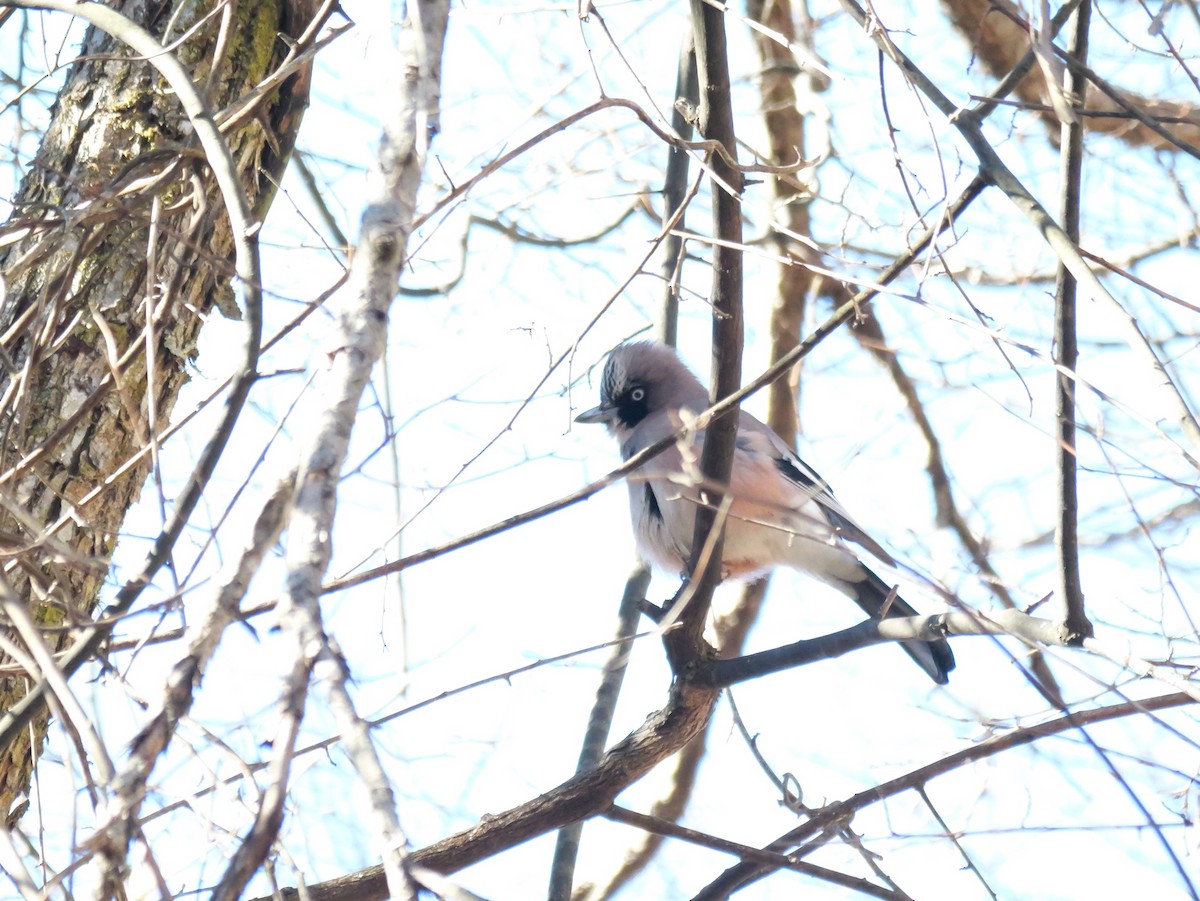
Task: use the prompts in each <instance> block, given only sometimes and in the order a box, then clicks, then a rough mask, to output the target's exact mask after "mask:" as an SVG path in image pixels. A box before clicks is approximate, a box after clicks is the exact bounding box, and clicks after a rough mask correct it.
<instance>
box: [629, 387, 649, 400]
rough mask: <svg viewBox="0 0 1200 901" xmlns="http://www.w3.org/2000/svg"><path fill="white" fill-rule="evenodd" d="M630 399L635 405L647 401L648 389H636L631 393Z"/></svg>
mask: <svg viewBox="0 0 1200 901" xmlns="http://www.w3.org/2000/svg"><path fill="white" fill-rule="evenodd" d="M629 397H630V398H631V399H632V400H633V401H634V403H641V402H642V401H644V400H645V399H646V389H645V388H634V389H633V390H632V391H630V392H629Z"/></svg>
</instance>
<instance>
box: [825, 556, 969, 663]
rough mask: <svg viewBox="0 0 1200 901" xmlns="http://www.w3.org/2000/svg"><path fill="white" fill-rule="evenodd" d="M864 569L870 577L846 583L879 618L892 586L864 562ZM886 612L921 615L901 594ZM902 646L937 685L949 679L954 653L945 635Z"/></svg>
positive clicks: (873, 614)
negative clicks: (933, 639) (941, 637)
mask: <svg viewBox="0 0 1200 901" xmlns="http://www.w3.org/2000/svg"><path fill="white" fill-rule="evenodd" d="M863 570H864V571H865V572H866V574H867V578H865V579H864V580H863V581H861V582H852V583H845V584H846V585H847V587H849V588H850V589H851V590H852V591H853V592H854V600H855V601H857V602H858V606H860V607H862V608H863V610H865V611H866V612H867V614H868V615H869V616H871V617H872V618H873V619H879V618H880V616H881V615H882V613H883V608H884V606H885V605H886V604H887V599H888V596H889V595H890V594H891V593H892V589H891V587H890V586H888V585H887V583H885V582H884V581H883V579H881V578H879V576H877V575H875V573H873V572H871V570H869V569H867V568H866V567H865V566H864V567H863ZM887 615H888V616H920V614H919V613H918V612H917V611H916V610H914V609H913V607H912V605H911V604H909V603H908V601H906V600H904V598H902V597H899V596H897V597H895V598H893V600H892V603H891V605H890V606H888V611H887ZM900 646H901V647H903V648H904V650H905V651H907V652H908V656H909V657H911V658H912V659H913V660H915V661H916V662H917V666H919V667H921V669H923V670H925V672H927V673H928V674H929V677H930V678H931V679H933V681H934V682H936V683H937V684H938V685H945V684H946V683H947V682H948V681H950V670H952V669H954V654H953V653H952V652H951V650H950V642H948V641H946V639H944V638H943V639H940V640H939V641H902V642H900Z"/></svg>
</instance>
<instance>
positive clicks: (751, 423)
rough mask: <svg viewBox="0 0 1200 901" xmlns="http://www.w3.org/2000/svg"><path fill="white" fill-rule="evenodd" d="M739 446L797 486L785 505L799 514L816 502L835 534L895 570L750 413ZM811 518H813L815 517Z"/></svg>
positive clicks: (813, 475) (812, 473) (823, 485)
mask: <svg viewBox="0 0 1200 901" xmlns="http://www.w3.org/2000/svg"><path fill="white" fill-rule="evenodd" d="M738 443H739V445H741V446H742V447H741V449H743V450H744V451H745V452H746V453H748V454H756V453H757V454H765V455H768V456H769V457H770V458H771V461H772V463H773V464H774V465H775V467H776V468H777V469H778V471H779V473H780V475H782V476H783V480H784V482H785V483H786V484H788V485H790V486H793V487H794V489H795V493H794V494H793V495H791V496H790V497H781V498H779V499H778V500H779V501H780V502H781V503H787V504H788V505H789V506H792V507H794V508H795V509H796V512H797V513H799V512H800V511H801V509H802V508H803V507H804V506H805V505H809V504H812V503H814V502H815V505H816V507H817V508H818V511H819V515H820V516H822V518H823V519H824V520H825V521H826V522H827V523H828V525H829V527H830V528H831V529H832V530H833V532H834V534H836V535H837V536H839V537H840V538H843V539H845V540H847V541H852V542H854V543H855V544H857V545H858V546H859V547H861V548H863V549H864V550H866V551H868V552H869V553H871V554H872V555H873V556H874V557H876V558H878V559H879V560H880V561H881V562H883V563H886V564H887V565H888V566H895V565H896V561H895V560H894V559H893V558H892V556H891V555H890V554H889V553H888V552H887V551H885V550H884V549H883V547H882V546H880V544H879V542H877V541H875V539H874V538H872V537H871V536H870V535H868V534H867V533H866V531H865V530H864V529H863V528H862V526H860V525H859V524H858V523H857V522H855V520H854V518H853V517H852V516H851V515H850V513H849V512H848V511H847V510H846V508H845V507H843V506H842V504H841V501H839V500H838V499H837V498H836V497H835V496H834V494H833V489H832V488H831V487H830V486H829V483H828V482H826V481H825V480H824V479H823V478H821V476H820V475H818V474H817V472H816V470H814V469H813V468H812V467H811V466H809V465H808V464H807V463H805V462H804V461H803V460H801V459H800V458H799V457H798V456H797V455H796V454H794V453H793V452H792V450H791V449H790V448H789V447H788V446H787V445H786V444H784V442H783V439H781V438H780V437H779V436H778V435H776V434H775V432H774V430H772V429H771V428H770V427H769V426H767V425H765V424H763V423H761V422H759V421H758V420H757V419H755V418H754V417H753V416H750V415H749V414H748V413H742V416H741V422H740V428H739V432H738ZM809 515H812V514H811V513H810V514H809Z"/></svg>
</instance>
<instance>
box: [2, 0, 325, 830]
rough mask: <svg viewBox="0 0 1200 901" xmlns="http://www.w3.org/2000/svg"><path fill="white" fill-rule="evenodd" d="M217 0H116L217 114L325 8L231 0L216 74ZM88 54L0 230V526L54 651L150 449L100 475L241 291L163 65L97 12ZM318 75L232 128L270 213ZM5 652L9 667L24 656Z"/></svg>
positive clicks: (27, 747)
mask: <svg viewBox="0 0 1200 901" xmlns="http://www.w3.org/2000/svg"><path fill="white" fill-rule="evenodd" d="M215 6H216V4H215V3H214V2H210V0H204V2H189V3H184V2H181V0H176V2H171V3H164V4H146V3H144V2H139V0H128V2H125V3H122V4H120V6H119V8H120V9H121V11H122V12H123V13H124V14H125V15H126V16H128V17H129V18H131V19H132V20H133V21H135V22H137V23H138V24H139V25H141V26H142V27H143V28H146V29H147V30H149V31H151V32H152V33H154V34H155V35H157V36H160V37H161V36H163V32H164V29H165V28H167V27H168V24H169V25H170V27H171V34H170V35H169V36H166V38H165V41H166V42H179V43H178V45H177V46H175V47H174V52H175V53H176V54H177V55H178V57H179V58H180V60H181V61H182V62H183V63H184V64H185V66H187V67H188V68H189V69H190V71H191V72H192V73H193V74H194V76H195V78H196V81H197V83H199V84H204V85H207V86H208V87H209V89H210V90H209V93H208V96H207V99H208V102H209V104H210V108H211V109H212V110H213V111H214V112H215V111H218V110H220V109H221V108H223V107H225V106H227V105H228V104H230V103H232V102H233V101H235V100H237V99H238V98H240V97H243V96H244V95H246V94H247V93H249V92H250V91H251V90H252V89H253V88H254V87H255V86H256V85H258V84H259V83H260V82H261V81H262V80H263V79H264V78H266V77H267V76H268V75H269V74H270V73H271V71H272V70H273V69H274V68H275V67H276V66H277V65H278V64H279V62H280V61H281V60H282V59H283V58H284V56H285V55H286V53H287V49H288V46H287V43H286V42H285V41H284V40H281V38H280V34H281V33H282V34H285V35H288V36H289V37H290V38H292V39H295V38H297V37H299V35H300V34H301V33H302V31H303V29H304V27H305V26H306V25H307V24H308V22H309V20H310V19H311V17H312V16H313V14H314V12H315V3H313V2H312V0H258V2H249V3H237V4H233V5H232V6H230V7H229V9H231V10H232V11H233V18H232V20H231V22H230V24H229V28H228V31H227V34H226V35H225V46H224V51H223V52H222V53H221V54H220V58H219V59H218V60H216V64H217V65H218V67H219V69H218V71H217V76H216V77H215V78H211V79H210V77H209V76H210V73H211V71H212V68H213V62H214V53H215V52H217V48H218V47H220V46H221V41H220V40H219V37H220V34H221V28H222V16H221V14H220V13H218V14H216V15H210V13H212V11H213V9H214V7H215ZM177 14H178V15H177ZM181 38H182V40H180V39H181ZM81 51H82V52H81V56H80V58H79V59H78V60H77V61H76V63H75V64H74V65H73V66H72V68H71V70H70V71H69V73H68V75H67V78H66V82H65V84H64V86H63V88H62V90H61V91H60V92H59V95H58V99H57V101H56V103H55V105H54V108H53V110H52V116H51V121H50V124H49V126H48V127H47V129H46V132H45V134H44V136H43V139H42V143H41V146H40V148H39V150H38V153H37V155H36V157H35V158H34V161H33V164H32V165H31V166H30V168H29V170H28V172H27V173H26V175H25V178H24V180H23V181H22V184H21V187H20V189H19V191H18V193H17V196H16V197H15V198H14V200H13V206H14V211H13V214H12V216H11V217H10V220H9V222H8V224H7V225H6V226H4V227H2V228H0V235H3V234H4V232H5V231H8V232H9V233H10V234H17V233H19V232H20V230H21V229H26V228H27V229H30V233H29V234H28V235H27V236H26V237H24V238H23V239H22V240H20V241H16V242H0V244H3V246H2V247H0V275H2V276H3V279H4V284H5V292H4V295H3V297H2V300H3V304H2V306H0V336H2V337H0V345H2V348H0V349H2V350H3V353H4V355H5V356H6V359H5V363H6V364H11V365H7V366H6V367H4V368H3V369H2V370H0V492H4V493H6V494H7V495H8V498H7V500H8V501H9V503H10V504H12V505H15V507H16V508H17V509H19V510H20V511H21V513H22V515H21V516H19V517H18V516H14V515H11V514H5V515H3V516H0V534H2V535H5V536H7V537H8V538H9V539H10V540H11V541H13V542H15V543H16V544H17V545H18V546H19V547H20V548H22V550H21V552H20V553H18V554H15V555H9V556H8V558H7V565H6V567H5V577H6V578H7V580H8V581H9V583H10V584H11V585H12V586H13V588H14V589H15V590H16V591H17V592H18V594H19V595H20V596H21V597H22V598H23V599H25V600H26V601H27V602H28V603H29V605H30V608H31V610H32V611H33V612H34V614H35V618H36V619H37V620H38V621H39V622H40V623H41V624H42V625H44V626H47V627H52V628H48V629H47V631H46V632H45V638H46V640H47V642H48V643H49V644H50V646H51V647H52V648H54V649H61V648H64V647H66V646H68V645H69V644H70V642H71V640H72V633H71V630H70V629H69V628H62V627H63V626H68V625H70V624H72V623H76V622H82V621H86V620H87V619H88V618H90V616H91V615H92V612H93V610H94V609H95V607H96V605H97V602H98V599H99V596H100V590H101V587H102V586H103V584H104V580H105V578H106V577H107V574H108V566H107V564H108V560H109V556H110V554H111V552H112V549H113V547H114V546H115V543H116V538H117V536H118V534H119V532H120V529H121V523H122V521H123V519H124V516H125V513H126V511H127V510H128V508H129V507H130V505H131V504H132V503H133V501H134V500H136V498H137V496H138V493H139V492H140V490H141V486H142V483H143V482H144V481H145V478H146V475H147V473H148V469H149V457H148V456H147V457H146V458H145V459H143V460H141V461H140V462H139V463H137V464H136V465H134V466H132V467H130V468H129V469H128V471H127V472H125V473H124V474H123V475H122V476H120V477H119V478H115V479H112V481H111V483H109V484H105V483H106V482H107V481H108V480H109V479H110V477H112V476H113V474H114V473H116V472H117V470H118V469H119V468H120V467H121V466H123V465H124V464H125V463H126V462H127V461H128V460H129V459H130V458H131V457H134V456H135V455H136V454H137V453H138V451H139V450H140V449H141V448H142V447H143V445H144V441H145V436H146V435H147V430H148V429H149V428H150V427H151V426H152V425H153V427H154V428H157V429H161V428H162V427H163V426H164V425H165V424H166V422H167V421H168V419H169V416H170V413H171V409H172V407H173V405H174V402H175V399H176V397H177V396H178V393H179V389H180V387H182V385H183V384H184V383H185V382H186V380H187V378H188V371H187V366H188V364H189V362H190V358H191V357H192V356H193V354H194V352H195V351H194V348H195V346H196V336H197V334H198V332H199V329H200V327H201V325H202V324H203V320H204V318H205V314H206V313H207V312H208V311H209V310H210V309H211V307H212V305H213V300H214V298H216V297H218V296H222V295H228V293H229V290H230V289H229V283H230V278H231V275H232V266H231V264H230V262H229V258H230V255H231V251H232V240H231V236H230V232H229V225H228V222H227V220H226V218H225V216H224V213H223V207H222V204H221V201H220V197H219V195H218V193H217V190H216V187H215V183H214V180H213V178H212V176H211V172H210V171H209V168H208V166H207V165H206V162H205V161H204V159H203V157H202V155H201V154H200V153H199V152H198V145H197V144H196V142H195V141H194V140H193V138H194V136H193V134H192V130H191V128H190V125H189V123H188V120H187V118H186V116H185V115H184V114H183V111H182V109H181V108H180V106H179V103H178V101H177V100H176V98H175V97H174V96H173V94H172V92H171V91H169V90H168V89H166V86H165V83H164V82H163V81H162V80H161V78H160V77H159V76H158V75H157V73H156V71H155V69H154V68H153V66H152V65H150V63H149V62H147V61H146V60H143V59H139V58H136V57H134V56H133V54H131V53H129V52H128V51H126V50H125V49H124V48H123V47H122V46H121V45H120V43H119V42H117V41H115V40H113V39H112V38H110V37H109V36H108V35H106V34H104V33H102V32H99V31H96V30H95V29H89V30H88V32H87V34H86V35H85V37H84V39H83V42H82V47H81ZM308 78H309V73H308V70H306V69H302V70H300V71H299V72H297V73H296V74H295V75H293V76H292V77H291V78H289V79H288V80H287V81H285V82H284V83H283V85H282V86H281V87H280V88H279V89H278V90H277V91H276V92H275V93H274V94H273V95H271V96H270V97H269V98H268V99H267V101H266V103H265V105H264V107H263V109H262V110H261V111H260V113H259V115H257V116H256V117H253V118H252V119H251V120H250V121H249V123H248V124H247V125H245V126H243V127H242V128H240V129H239V130H237V131H236V132H234V133H232V134H228V135H227V140H229V142H230V146H231V149H232V150H233V157H234V159H235V161H236V162H237V164H238V167H239V174H240V176H241V181H242V184H243V188H244V190H245V191H246V193H247V196H248V198H249V200H250V202H251V204H253V205H254V206H255V209H256V213H257V215H258V216H259V217H260V218H261V216H262V215H264V214H265V212H266V207H267V206H268V205H269V202H270V200H271V198H272V197H273V195H274V188H273V184H274V183H275V182H276V181H277V180H278V178H279V177H280V176H281V174H282V170H283V168H284V165H285V164H286V159H287V156H288V155H289V153H290V150H291V147H292V144H293V140H294V135H295V130H296V128H297V127H298V124H299V119H300V115H301V112H302V109H303V107H304V103H305V97H306V94H307V86H308ZM152 216H153V217H155V219H156V223H155V228H154V229H153V233H154V234H155V236H156V240H155V243H154V247H153V251H152V252H150V251H149V250H148V245H149V243H150V235H151V233H152V230H151V219H152ZM149 265H153V267H154V268H153V271H148V266H149ZM148 307H149V308H151V309H153V310H154V319H155V322H156V327H155V332H154V336H155V350H154V353H153V357H152V360H151V361H150V365H152V366H153V368H154V379H153V385H154V392H155V397H154V409H155V410H156V413H157V418H158V421H157V422H156V423H153V424H151V423H149V422H147V421H146V417H147V410H148V409H149V406H148V404H147V396H146V395H147V390H148V388H147V386H148V380H147V366H148V361H147V359H146V356H145V344H146V341H145V334H144V327H145V323H146V311H147V308H148ZM114 356H115V357H116V358H118V359H119V360H120V362H118V360H117V359H114ZM114 368H117V369H118V370H119V373H120V388H119V390H114V377H113V370H114ZM101 486H103V488H102V490H97V489H98V488H100V487H101ZM55 548H57V549H58V550H57V551H56V550H54V549H55ZM0 663H2V664H5V665H6V666H7V668H8V670H9V671H10V672H11V670H12V666H11V663H12V662H11V661H9V660H7V659H5V658H0ZM27 678H28V677H27V676H25V675H11V674H10V675H6V676H3V677H0V712H2V711H4V710H7V709H8V708H9V707H10V706H11V705H12V704H14V703H15V702H17V701H18V700H20V698H21V697H23V696H24V694H25V691H26V687H27ZM45 728H46V719H45V715H44V714H43V716H41V717H40V718H38V719H37V721H36V722H35V724H34V727H33V728H32V729H31V730H26V731H25V732H24V733H23V735H22V737H21V738H20V739H18V740H17V741H16V742H15V743H14V744H13V745H11V746H10V747H8V748H4V749H0V816H4V817H6V818H7V819H9V820H10V821H11V820H12V819H13V818H14V817H15V816H16V815H17V814H19V812H20V810H21V809H22V805H21V803H20V799H21V796H22V795H23V793H24V792H25V791H26V790H27V787H28V784H29V775H30V771H31V767H32V763H33V760H34V758H35V756H36V754H37V752H38V748H39V746H40V744H41V741H42V739H43V737H44V734H45Z"/></svg>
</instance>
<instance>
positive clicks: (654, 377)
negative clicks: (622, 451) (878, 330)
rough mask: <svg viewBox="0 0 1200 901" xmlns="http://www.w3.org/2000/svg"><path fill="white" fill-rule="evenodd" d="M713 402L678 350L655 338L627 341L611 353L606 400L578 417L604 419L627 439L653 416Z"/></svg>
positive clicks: (602, 396) (602, 397)
mask: <svg viewBox="0 0 1200 901" xmlns="http://www.w3.org/2000/svg"><path fill="white" fill-rule="evenodd" d="M707 406H708V391H706V390H705V388H704V386H703V385H702V384H700V381H699V379H697V378H696V377H695V376H694V375H693V374H692V372H691V370H690V369H688V368H687V366H685V365H684V363H683V361H682V360H680V359H679V356H678V355H677V354H676V353H675V350H674V349H673V348H670V347H668V346H667V345H665V344H658V343H657V342H654V341H638V342H634V343H631V344H622V345H621V346H620V347H618V348H617V349H616V350H614V351H613V352H612V353H610V354H609V355H608V362H607V363H606V364H605V366H604V377H603V378H602V379H601V382H600V404H599V406H596V407H593V408H592V409H590V410H587V411H585V412H583V413H580V414H579V415H578V416H576V417H575V421H576V422H584V423H593V422H602V423H604V424H605V425H606V426H608V430H609V431H610V432H612V433H613V434H614V435H616V436H617V437H618V438H620V439H622V440H623V439H624V438H625V437H627V436H628V435H629V433H630V432H632V431H633V430H634V429H635V428H637V426H638V424H639V423H640V422H642V420H644V419H645V418H646V417H647V416H650V415H651V414H653V413H658V412H663V411H667V412H674V411H679V410H681V409H684V408H687V409H689V410H692V411H699V410H703V409H704V408H705V407H707Z"/></svg>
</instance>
